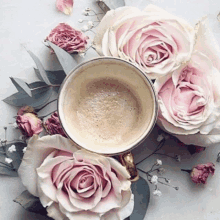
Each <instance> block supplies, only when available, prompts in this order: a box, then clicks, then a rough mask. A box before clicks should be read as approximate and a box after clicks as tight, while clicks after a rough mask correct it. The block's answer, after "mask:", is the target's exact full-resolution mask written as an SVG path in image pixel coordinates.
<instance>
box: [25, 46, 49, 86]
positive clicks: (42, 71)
mask: <svg viewBox="0 0 220 220" xmlns="http://www.w3.org/2000/svg"><path fill="white" fill-rule="evenodd" d="M27 52H28V53H29V54H30V56H31V58H32V59H33V60H34V62H35V64H36V66H37V68H38V69H39V74H37V76H38V78H39V79H40V80H42V81H44V82H45V83H46V84H47V85H51V83H50V81H49V80H48V78H47V73H46V71H45V69H44V67H43V65H42V63H41V62H40V60H39V59H38V57H37V56H36V55H34V54H33V53H32V52H31V51H30V50H28V51H27Z"/></svg>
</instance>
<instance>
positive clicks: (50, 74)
mask: <svg viewBox="0 0 220 220" xmlns="http://www.w3.org/2000/svg"><path fill="white" fill-rule="evenodd" d="M34 71H35V73H36V75H38V74H40V71H39V70H38V69H35V68H34ZM46 73H47V78H48V79H49V81H50V83H51V84H52V85H60V84H62V82H63V80H64V79H65V77H66V74H65V72H64V71H63V70H56V71H50V70H46Z"/></svg>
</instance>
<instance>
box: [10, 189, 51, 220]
mask: <svg viewBox="0 0 220 220" xmlns="http://www.w3.org/2000/svg"><path fill="white" fill-rule="evenodd" d="M13 201H14V202H16V203H18V204H20V205H21V206H22V207H23V208H24V209H26V210H27V211H29V212H35V213H38V214H40V215H43V216H46V215H47V210H46V209H45V208H44V207H43V206H42V205H41V202H40V200H39V198H38V197H35V196H33V195H32V194H30V193H29V192H28V191H27V190H26V191H24V192H22V193H21V195H20V196H18V197H17V198H16V199H15V200H13ZM48 219H50V218H48Z"/></svg>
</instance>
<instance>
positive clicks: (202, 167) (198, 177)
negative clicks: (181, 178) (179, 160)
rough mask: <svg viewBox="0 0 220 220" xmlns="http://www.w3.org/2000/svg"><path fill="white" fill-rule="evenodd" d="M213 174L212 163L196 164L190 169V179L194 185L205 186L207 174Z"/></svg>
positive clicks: (213, 166)
mask: <svg viewBox="0 0 220 220" xmlns="http://www.w3.org/2000/svg"><path fill="white" fill-rule="evenodd" d="M214 172H215V165H214V164H213V163H206V164H198V165H197V166H195V167H194V168H193V169H192V171H191V173H190V177H191V179H192V181H193V182H194V183H203V184H205V183H206V180H207V178H208V176H209V174H212V175H214Z"/></svg>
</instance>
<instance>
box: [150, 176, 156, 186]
mask: <svg viewBox="0 0 220 220" xmlns="http://www.w3.org/2000/svg"><path fill="white" fill-rule="evenodd" d="M157 180H158V176H156V175H153V176H152V177H151V180H150V182H151V183H152V184H155V185H156V184H157V183H158V181H157Z"/></svg>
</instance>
